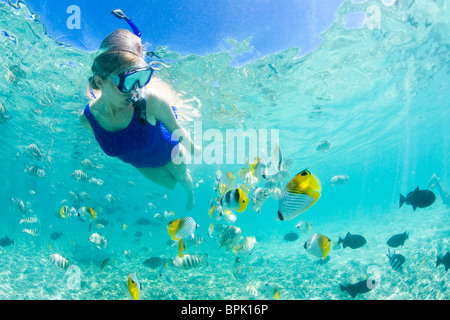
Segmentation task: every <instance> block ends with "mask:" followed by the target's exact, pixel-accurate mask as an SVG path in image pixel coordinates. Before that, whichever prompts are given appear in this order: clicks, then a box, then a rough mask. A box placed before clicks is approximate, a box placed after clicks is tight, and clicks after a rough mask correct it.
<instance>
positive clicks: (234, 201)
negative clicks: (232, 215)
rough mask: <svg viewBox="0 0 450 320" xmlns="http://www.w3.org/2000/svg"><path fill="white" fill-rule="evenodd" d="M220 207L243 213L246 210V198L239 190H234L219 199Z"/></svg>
mask: <svg viewBox="0 0 450 320" xmlns="http://www.w3.org/2000/svg"><path fill="white" fill-rule="evenodd" d="M220 205H221V206H222V207H223V208H227V209H230V210H235V211H237V212H243V211H245V209H246V208H247V205H248V197H247V195H246V194H245V192H244V191H242V190H241V189H239V188H234V189H231V190H228V191H227V192H225V194H224V195H223V196H222V198H221V199H220Z"/></svg>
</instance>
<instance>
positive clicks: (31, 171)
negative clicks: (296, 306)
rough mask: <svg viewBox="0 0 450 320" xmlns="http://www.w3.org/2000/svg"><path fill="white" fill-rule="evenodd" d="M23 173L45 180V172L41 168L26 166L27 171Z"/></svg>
mask: <svg viewBox="0 0 450 320" xmlns="http://www.w3.org/2000/svg"><path fill="white" fill-rule="evenodd" d="M23 172H26V173H28V175H30V176H32V177H36V178H44V177H45V171H44V169H42V168H41V167H39V166H31V167H28V166H26V168H25V170H24V171H23Z"/></svg>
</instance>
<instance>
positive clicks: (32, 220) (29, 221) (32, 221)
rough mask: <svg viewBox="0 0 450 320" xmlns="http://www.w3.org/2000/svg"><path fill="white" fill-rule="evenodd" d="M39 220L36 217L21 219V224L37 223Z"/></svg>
mask: <svg viewBox="0 0 450 320" xmlns="http://www.w3.org/2000/svg"><path fill="white" fill-rule="evenodd" d="M37 221H38V219H37V218H36V217H26V218H24V219H20V222H19V223H24V222H25V223H36V222H37Z"/></svg>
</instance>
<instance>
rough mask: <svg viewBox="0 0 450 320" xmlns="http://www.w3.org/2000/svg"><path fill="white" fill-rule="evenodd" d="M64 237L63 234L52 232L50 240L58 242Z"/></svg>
mask: <svg viewBox="0 0 450 320" xmlns="http://www.w3.org/2000/svg"><path fill="white" fill-rule="evenodd" d="M61 236H62V232H52V234H51V235H50V239H52V240H58V239H59V237H61Z"/></svg>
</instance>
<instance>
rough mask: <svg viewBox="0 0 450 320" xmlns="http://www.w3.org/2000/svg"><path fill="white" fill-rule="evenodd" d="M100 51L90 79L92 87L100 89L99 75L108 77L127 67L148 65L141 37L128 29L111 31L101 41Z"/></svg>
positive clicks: (104, 77) (102, 77)
mask: <svg viewBox="0 0 450 320" xmlns="http://www.w3.org/2000/svg"><path fill="white" fill-rule="evenodd" d="M99 50H100V51H103V53H101V54H100V55H98V56H97V57H96V58H95V60H94V63H93V64H92V67H91V71H92V73H93V76H92V77H91V78H90V80H89V86H90V88H91V89H94V90H99V89H100V88H99V86H98V83H97V81H98V80H99V79H98V77H100V78H101V79H107V78H108V77H109V76H111V75H113V74H117V73H119V72H123V71H125V70H127V69H132V68H138V67H143V66H146V65H147V63H146V62H145V60H144V59H143V50H144V49H143V46H142V42H141V38H139V37H138V36H136V35H135V34H133V33H132V32H130V31H128V30H126V29H117V30H115V31H113V32H112V33H110V34H109V35H108V36H107V37H106V38H105V39H104V40H103V41H102V43H101V45H100V48H99Z"/></svg>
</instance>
